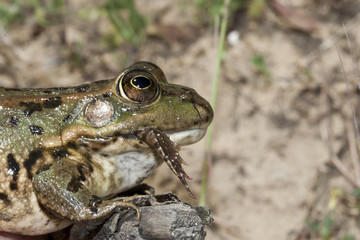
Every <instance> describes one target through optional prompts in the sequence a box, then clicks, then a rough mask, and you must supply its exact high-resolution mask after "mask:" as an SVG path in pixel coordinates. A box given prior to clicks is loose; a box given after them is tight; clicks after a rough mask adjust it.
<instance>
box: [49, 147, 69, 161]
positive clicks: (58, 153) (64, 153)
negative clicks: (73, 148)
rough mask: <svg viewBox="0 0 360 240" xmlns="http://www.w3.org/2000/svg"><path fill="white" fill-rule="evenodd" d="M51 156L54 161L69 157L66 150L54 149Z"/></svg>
mask: <svg viewBox="0 0 360 240" xmlns="http://www.w3.org/2000/svg"><path fill="white" fill-rule="evenodd" d="M52 156H53V157H54V158H55V159H60V158H64V157H67V156H69V152H68V150H66V149H59V148H56V149H55V150H54V151H53V152H52Z"/></svg>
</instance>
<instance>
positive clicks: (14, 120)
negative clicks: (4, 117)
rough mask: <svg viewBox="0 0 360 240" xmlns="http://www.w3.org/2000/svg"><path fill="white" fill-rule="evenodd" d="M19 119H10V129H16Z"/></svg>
mask: <svg viewBox="0 0 360 240" xmlns="http://www.w3.org/2000/svg"><path fill="white" fill-rule="evenodd" d="M19 121H20V120H19V119H18V118H17V117H11V119H10V121H9V122H10V125H11V127H16V126H17V125H18V124H19Z"/></svg>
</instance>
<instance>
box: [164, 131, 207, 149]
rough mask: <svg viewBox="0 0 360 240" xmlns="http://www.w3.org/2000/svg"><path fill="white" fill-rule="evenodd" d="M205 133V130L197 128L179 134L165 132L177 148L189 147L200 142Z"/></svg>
mask: <svg viewBox="0 0 360 240" xmlns="http://www.w3.org/2000/svg"><path fill="white" fill-rule="evenodd" d="M205 133H206V129H203V128H197V129H190V130H185V131H179V132H165V134H166V135H168V137H169V138H170V140H171V141H172V142H174V143H176V145H178V146H184V145H190V144H193V143H196V142H198V141H200V140H201V139H202V138H203V137H204V136H205Z"/></svg>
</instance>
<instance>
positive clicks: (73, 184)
mask: <svg viewBox="0 0 360 240" xmlns="http://www.w3.org/2000/svg"><path fill="white" fill-rule="evenodd" d="M82 187H83V185H82V183H81V182H80V180H79V178H77V177H72V178H71V180H70V182H69V183H68V185H67V188H66V190H68V191H69V192H73V193H76V192H77V191H79V189H81V188H82Z"/></svg>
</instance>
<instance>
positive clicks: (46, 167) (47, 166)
mask: <svg viewBox="0 0 360 240" xmlns="http://www.w3.org/2000/svg"><path fill="white" fill-rule="evenodd" d="M51 166H52V164H51V163H50V164H45V165H44V166H42V167H41V168H40V169H38V170H36V172H35V174H36V175H38V174H39V173H41V172H44V171H47V170H49V169H50V168H51Z"/></svg>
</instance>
